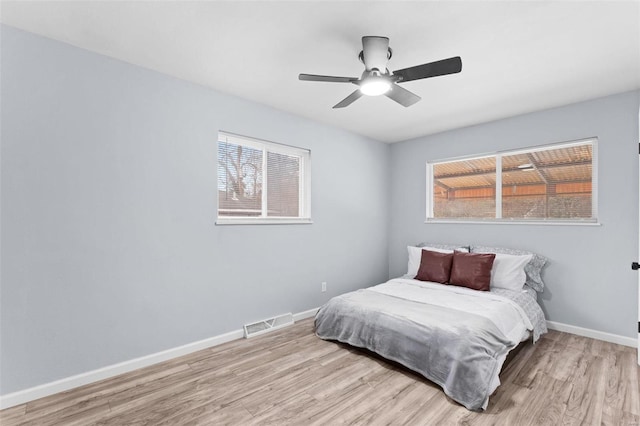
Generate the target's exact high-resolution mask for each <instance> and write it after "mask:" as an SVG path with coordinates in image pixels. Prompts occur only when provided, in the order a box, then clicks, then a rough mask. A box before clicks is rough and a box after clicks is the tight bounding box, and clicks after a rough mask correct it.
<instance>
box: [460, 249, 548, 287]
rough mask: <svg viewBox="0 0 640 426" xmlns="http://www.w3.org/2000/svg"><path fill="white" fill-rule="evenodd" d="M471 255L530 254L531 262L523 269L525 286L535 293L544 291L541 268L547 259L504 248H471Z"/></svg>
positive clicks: (527, 252)
mask: <svg viewBox="0 0 640 426" xmlns="http://www.w3.org/2000/svg"><path fill="white" fill-rule="evenodd" d="M471 252H472V253H501V254H515V255H526V254H531V255H533V256H532V257H531V260H530V261H529V263H527V265H526V266H525V267H524V272H525V273H526V274H527V281H526V284H527V285H529V287H531V288H533V289H534V290H535V291H537V292H540V293H542V291H543V290H544V281H542V277H541V275H540V274H541V273H542V268H543V267H544V265H545V264H546V263H547V260H548V259H547V258H546V257H544V256H540V255H539V254H536V253H532V252H530V251H525V250H515V249H510V248H505V247H488V246H471Z"/></svg>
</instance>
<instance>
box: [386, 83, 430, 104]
mask: <svg viewBox="0 0 640 426" xmlns="http://www.w3.org/2000/svg"><path fill="white" fill-rule="evenodd" d="M385 95H386V96H387V97H388V98H391V99H393V100H394V101H396V102H397V103H399V104H400V105H402V106H404V107H410V106H411V105H413V104H415V103H416V102H418V101H419V100H420V99H422V98H421V97H420V96H418V95H416V94H415V93H411V92H410V91H408V90H407V89H405V88H404V87H400V86H398V85H397V84H392V85H391V90H389V91H388V92H387V93H385Z"/></svg>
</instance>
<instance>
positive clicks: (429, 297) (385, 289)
mask: <svg viewBox="0 0 640 426" xmlns="http://www.w3.org/2000/svg"><path fill="white" fill-rule="evenodd" d="M368 290H372V291H376V292H378V293H382V294H386V295H389V296H393V297H398V298H401V299H406V300H412V301H415V302H421V303H428V304H430V305H438V306H442V307H445V308H450V309H456V310H460V311H464V312H468V313H472V314H476V315H480V316H482V317H484V318H487V319H488V320H490V321H491V322H492V323H494V324H495V326H496V327H497V328H498V329H499V330H500V331H501V332H502V334H504V336H505V337H507V338H508V339H509V340H510V341H513V342H516V343H518V342H521V341H522V340H524V339H526V337H527V336H528V335H529V333H528V331H530V330H532V329H533V325H532V324H531V321H530V320H529V318H528V317H527V314H526V313H525V312H524V310H523V309H522V308H521V307H520V306H519V305H518V304H517V303H515V302H514V301H512V300H510V299H508V298H506V297H502V296H498V295H496V294H492V293H490V292H484V291H477V290H471V289H468V288H465V287H459V286H453V285H443V284H438V283H431V282H425V281H418V280H412V279H405V278H396V279H392V280H390V281H387V282H386V283H383V284H379V285H376V286H373V287H369V288H368ZM414 317H415V318H412V319H413V320H416V321H418V322H419V321H420V319H419V318H418V317H417V316H415V315H414Z"/></svg>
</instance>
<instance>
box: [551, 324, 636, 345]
mask: <svg viewBox="0 0 640 426" xmlns="http://www.w3.org/2000/svg"><path fill="white" fill-rule="evenodd" d="M547 327H548V328H549V329H551V330H557V331H564V332H565V333H571V334H577V335H578V336H584V337H590V338H592V339H597V340H604V341H605V342H610V343H617V344H618V345H624V346H630V347H632V348H637V347H638V340H637V339H634V338H633V337H626V336H620V335H618V334H611V333H605V332H604V331H597V330H591V329H590V328H582V327H577V326H575V325H569V324H563V323H561V322H555V321H547Z"/></svg>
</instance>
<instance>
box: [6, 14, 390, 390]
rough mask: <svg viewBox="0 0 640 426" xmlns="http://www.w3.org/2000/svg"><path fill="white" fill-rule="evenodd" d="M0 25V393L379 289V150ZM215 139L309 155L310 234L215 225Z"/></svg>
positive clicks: (382, 168)
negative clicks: (226, 136) (234, 138)
mask: <svg viewBox="0 0 640 426" xmlns="http://www.w3.org/2000/svg"><path fill="white" fill-rule="evenodd" d="M1 31H2V33H1V40H2V49H1V50H2V57H1V60H2V73H1V74H2V75H1V78H2V80H1V83H2V86H1V90H2V93H1V99H2V105H1V107H2V115H1V120H2V131H1V132H2V133H1V137H2V146H1V149H2V151H1V155H2V160H1V161H2V162H1V168H2V188H1V190H2V223H1V225H2V228H1V229H2V247H1V248H2V258H1V262H2V272H1V280H2V281H1V287H0V291H1V293H0V297H1V306H0V310H1V317H0V323H1V329H0V336H1V340H0V344H1V353H0V362H1V364H0V371H1V374H0V377H1V383H0V393H2V394H7V393H10V392H13V391H18V390H21V389H25V388H29V387H32V386H35V385H39V384H43V383H46V382H50V381H53V380H57V379H61V378H64V377H67V376H71V375H74V374H78V373H82V372H86V371H90V370H92V369H96V368H99V367H103V366H106V365H110V364H113V363H117V362H121V361H125V360H129V359H132V358H135V357H139V356H143V355H147V354H150V353H154V352H157V351H161V350H165V349H168V348H173V347H176V346H179V345H182V344H186V343H190V342H194V341H197V340H200V339H204V338H208V337H212V336H215V335H218V334H221V333H224V332H228V331H231V330H236V329H239V328H241V326H242V324H243V323H245V322H249V321H252V320H258V319H261V318H264V317H267V316H270V315H274V314H280V313H284V312H289V311H291V312H299V311H304V310H307V309H310V308H313V307H317V306H319V305H321V304H322V303H324V302H325V301H326V300H328V298H329V297H331V296H334V295H337V294H339V293H343V292H346V291H349V290H352V289H355V288H358V287H363V286H365V285H369V284H371V283H376V282H382V281H384V280H386V279H387V277H388V252H387V247H388V238H387V225H388V223H389V212H388V198H387V197H388V193H389V188H388V175H389V171H388V158H389V146H388V145H385V144H382V143H379V142H374V141H371V140H368V139H366V138H363V137H360V136H356V135H353V134H350V133H347V132H343V131H340V130H336V129H332V128H329V127H326V126H322V125H319V124H316V123H313V122H311V121H309V120H305V119H302V118H300V117H296V116H294V115H291V114H287V113H283V112H280V111H277V110H274V109H271V108H268V107H266V106H262V105H258V104H255V103H252V102H248V101H245V100H242V99H238V98H236V97H232V96H228V95H224V94H221V93H218V92H215V91H212V90H209V89H206V88H204V87H201V86H197V85H193V84H190V83H187V82H184V81H180V80H177V79H174V78H171V77H168V76H164V75H161V74H159V73H155V72H152V71H148V70H145V69H142V68H139V67H135V66H131V65H128V64H125V63H122V62H119V61H115V60H112V59H109V58H106V57H103V56H100V55H96V54H93V53H90V52H87V51H83V50H80V49H77V48H75V47H71V46H68V45H65V44H62V43H58V42H55V41H52V40H48V39H45V38H41V37H38V36H35V35H32V34H29V33H25V32H22V31H19V30H16V29H13V28H10V27H6V26H2V29H1ZM219 129H222V130H226V131H230V132H234V133H239V134H244V135H248V136H253V137H258V138H263V139H267V140H272V141H278V142H281V143H285V144H290V145H295V146H300V147H304V148H309V149H311V152H312V216H313V220H314V223H313V224H312V225H268V226H264V225H263V226H255V225H254V226H215V225H214V221H215V217H216V199H215V197H216V194H217V191H216V188H217V183H216V136H217V132H218V130H219ZM354 170H355V171H357V172H354ZM321 281H327V282H328V291H327V292H326V293H321V292H320V283H321Z"/></svg>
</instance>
